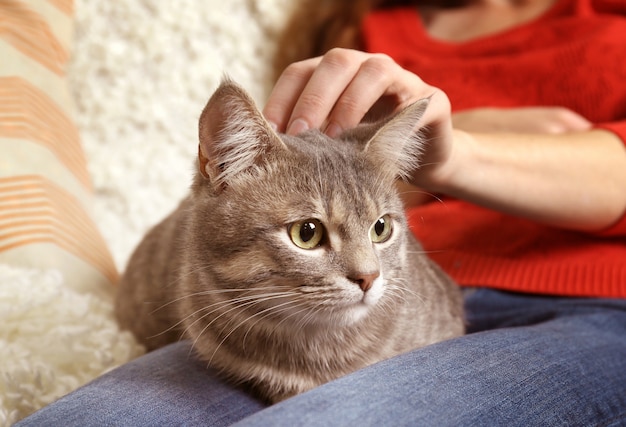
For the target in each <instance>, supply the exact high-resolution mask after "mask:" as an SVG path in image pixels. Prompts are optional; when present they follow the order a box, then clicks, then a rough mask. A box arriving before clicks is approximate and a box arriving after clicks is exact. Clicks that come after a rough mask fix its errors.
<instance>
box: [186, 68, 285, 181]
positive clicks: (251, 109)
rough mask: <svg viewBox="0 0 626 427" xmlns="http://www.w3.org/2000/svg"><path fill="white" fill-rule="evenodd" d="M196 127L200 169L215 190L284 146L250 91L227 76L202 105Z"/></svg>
mask: <svg viewBox="0 0 626 427" xmlns="http://www.w3.org/2000/svg"><path fill="white" fill-rule="evenodd" d="M198 130H199V140H200V145H199V147H198V167H199V172H200V173H201V174H202V176H203V177H204V178H206V179H207V180H209V181H210V182H211V184H212V185H213V188H214V190H215V191H216V192H221V191H222V190H223V189H224V188H226V187H227V186H228V185H230V184H232V183H233V182H234V181H236V180H237V179H241V178H242V177H244V176H245V175H246V174H247V173H248V172H250V171H251V170H252V169H253V168H255V167H256V166H259V165H260V164H261V163H262V162H263V156H265V155H266V154H267V153H268V152H269V151H271V150H272V149H273V148H278V147H280V148H283V149H286V147H285V145H284V144H283V142H282V141H281V139H280V138H279V137H278V135H277V134H276V133H275V132H274V130H273V129H272V127H271V126H270V124H269V123H268V122H267V120H265V118H264V117H263V115H262V114H261V112H260V111H259V110H258V108H257V107H256V105H255V103H254V101H253V100H252V98H251V97H250V95H248V94H247V93H246V91H245V90H244V89H242V88H241V87H240V86H239V85H237V84H236V83H234V82H233V81H232V80H229V79H228V78H225V79H224V80H222V83H221V85H220V86H219V87H218V88H217V90H216V91H215V93H213V95H212V96H211V98H210V99H209V101H208V103H207V105H206V106H205V107H204V110H203V111H202V115H201V116H200V122H199V129H198Z"/></svg>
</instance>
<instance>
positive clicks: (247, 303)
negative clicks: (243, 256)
mask: <svg viewBox="0 0 626 427" xmlns="http://www.w3.org/2000/svg"><path fill="white" fill-rule="evenodd" d="M293 295H294V293H293V292H276V293H273V294H272V293H268V294H261V295H260V296H256V295H251V296H248V297H243V298H236V299H231V300H225V301H220V303H222V306H221V307H218V308H216V309H214V310H211V311H210V312H209V313H206V314H204V315H202V316H200V317H199V318H198V319H196V320H194V321H193V322H191V323H190V324H189V325H188V326H187V328H186V329H185V334H186V333H187V331H188V330H189V328H191V327H192V326H193V325H194V324H196V323H197V322H199V321H202V320H204V319H205V318H206V317H208V316H210V315H211V314H213V313H214V312H216V311H218V310H220V309H221V308H224V307H226V306H228V305H232V307H231V308H230V309H228V310H226V311H224V312H223V313H221V314H220V315H219V316H217V317H215V318H213V320H211V321H210V322H209V323H208V324H207V325H205V326H204V328H203V329H202V330H201V331H200V333H199V334H198V336H197V337H196V339H195V340H194V346H195V345H196V343H197V342H198V339H199V338H200V337H201V336H202V335H203V334H204V333H205V332H206V330H207V329H208V328H210V327H211V325H212V324H213V323H214V322H216V321H217V320H219V319H220V318H222V317H223V316H226V315H228V314H229V313H231V312H232V311H235V310H241V309H242V308H250V307H254V306H255V305H258V304H262V303H264V302H267V301H271V300H272V299H281V298H285V297H287V296H293ZM242 301H244V302H243V303H242V304H240V303H241V302H242ZM212 305H213V304H212ZM202 310H203V309H200V310H199V311H202Z"/></svg>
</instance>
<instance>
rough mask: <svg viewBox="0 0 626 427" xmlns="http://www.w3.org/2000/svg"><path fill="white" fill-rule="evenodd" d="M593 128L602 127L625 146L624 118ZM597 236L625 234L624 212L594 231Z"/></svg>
mask: <svg viewBox="0 0 626 427" xmlns="http://www.w3.org/2000/svg"><path fill="white" fill-rule="evenodd" d="M594 128H595V129H604V130H608V131H609V132H612V133H614V134H615V135H616V136H617V137H618V138H619V139H621V140H622V143H624V146H625V147H624V148H626V120H620V121H615V122H607V123H598V124H596V125H594ZM594 234H597V235H599V236H606V237H613V236H626V212H624V214H623V215H622V217H621V218H620V219H619V220H618V221H617V222H616V223H614V224H613V225H611V226H609V227H608V228H606V229H604V230H602V231H600V232H598V233H594Z"/></svg>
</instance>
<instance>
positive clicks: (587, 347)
mask: <svg viewBox="0 0 626 427" xmlns="http://www.w3.org/2000/svg"><path fill="white" fill-rule="evenodd" d="M466 308H467V320H468V324H469V331H468V332H469V333H468V335H466V336H463V337H460V338H457V339H453V340H449V341H445V342H442V343H439V344H435V345H431V346H428V347H426V348H422V349H419V350H415V351H412V352H410V353H407V354H404V355H402V356H399V357H395V358H393V359H390V360H387V361H384V362H381V363H378V364H376V365H373V366H370V367H368V368H366V369H363V370H360V371H358V372H355V373H353V374H351V375H348V376H346V377H344V378H341V379H339V380H336V381H333V382H331V383H328V384H326V385H323V386H321V387H318V388H316V389H314V390H312V391H310V392H308V393H304V394H301V395H299V396H296V397H295V398H292V399H289V400H287V401H284V402H281V403H279V404H277V405H274V406H271V407H269V408H265V407H264V405H263V404H262V403H260V402H258V401H257V400H255V399H254V398H253V397H251V396H249V395H248V394H246V393H245V392H244V391H243V390H240V389H238V388H236V387H233V386H231V385H229V384H227V383H225V382H223V381H221V380H220V379H218V378H217V376H216V375H215V373H214V372H212V371H211V370H210V369H207V368H206V366H205V365H204V364H202V363H200V362H198V361H196V360H195V359H194V358H193V356H191V355H190V346H189V344H188V343H186V342H182V343H177V344H174V345H171V346H168V347H166V348H163V349H161V350H158V351H155V352H153V353H150V354H148V355H146V356H144V357H141V358H139V359H137V360H135V361H133V362H131V363H128V364H127V365H125V366H122V367H120V368H118V369H116V370H114V371H112V372H110V373H108V374H106V375H104V376H102V377H100V378H98V379H96V380H95V381H93V382H92V383H91V384H88V385H86V386H85V387H82V388H80V389H79V390H77V391H75V392H73V393H71V394H69V395H68V396H66V397H64V398H62V399H60V400H59V401H57V402H56V403H53V404H52V405H50V406H48V407H46V408H44V409H42V410H41V411H39V412H37V413H35V414H33V415H32V416H30V417H28V418H27V419H25V420H23V422H21V423H19V424H18V425H19V426H33V425H45V426H48V425H63V426H105V425H110V426H141V425H159V426H163V425H207V426H220V425H231V424H233V423H236V422H239V424H237V425H239V426H295V425H319V426H329V425H358V426H368V425H372V426H386V425H393V426H401V425H407V426H409V425H410V426H415V425H419V426H429V425H433V426H481V425H484V426H498V425H503V426H539V425H540V426H559V425H562V426H618V425H626V301H625V300H606V299H577V298H551V297H539V296H525V295H519V294H510V293H505V292H498V291H493V290H487V289H479V290H477V291H475V292H470V293H468V294H467V295H466Z"/></svg>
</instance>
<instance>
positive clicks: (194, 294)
mask: <svg viewBox="0 0 626 427" xmlns="http://www.w3.org/2000/svg"><path fill="white" fill-rule="evenodd" d="M279 288H285V289H290V287H289V286H267V287H264V288H253V289H250V288H228V289H207V290H203V291H199V292H193V293H190V294H187V295H183V296H181V297H178V298H175V299H173V300H171V301H169V302H166V303H165V304H163V305H161V306H159V307H157V308H155V309H154V310H152V311H151V312H150V314H154V313H156V312H157V311H159V310H163V309H164V308H166V307H168V306H169V305H171V304H175V303H177V302H180V301H182V300H184V299H186V298H192V297H197V296H203V295H212V294H220V293H228V292H251V291H258V290H272V291H273V290H276V289H279Z"/></svg>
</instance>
